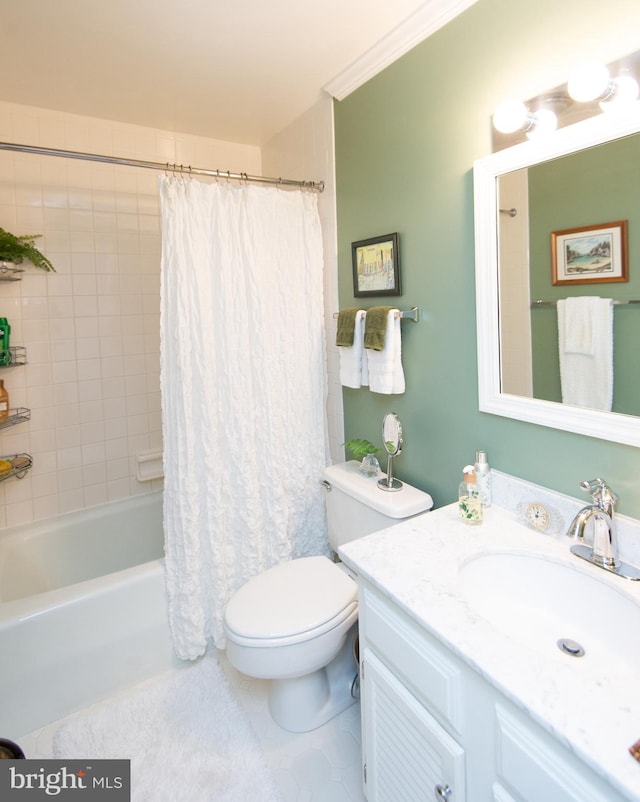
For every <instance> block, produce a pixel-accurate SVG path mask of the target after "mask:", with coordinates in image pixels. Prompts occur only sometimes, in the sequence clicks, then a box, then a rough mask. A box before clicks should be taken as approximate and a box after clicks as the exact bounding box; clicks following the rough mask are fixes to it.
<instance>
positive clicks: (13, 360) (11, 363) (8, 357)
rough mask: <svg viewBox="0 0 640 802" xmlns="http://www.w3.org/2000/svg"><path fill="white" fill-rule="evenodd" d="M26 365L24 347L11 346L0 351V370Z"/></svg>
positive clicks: (25, 350)
mask: <svg viewBox="0 0 640 802" xmlns="http://www.w3.org/2000/svg"><path fill="white" fill-rule="evenodd" d="M26 364H27V349H26V348H25V347H24V345H11V346H9V348H7V349H6V350H2V349H0V368H12V367H15V366H16V365H26Z"/></svg>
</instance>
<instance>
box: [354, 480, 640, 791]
mask: <svg viewBox="0 0 640 802" xmlns="http://www.w3.org/2000/svg"><path fill="white" fill-rule="evenodd" d="M494 474H497V475H495V476H494V488H496V490H497V492H496V493H495V495H496V498H497V501H498V504H500V506H497V505H496V504H495V503H494V506H493V507H491V508H490V509H488V510H486V511H485V520H484V523H483V524H482V525H481V526H478V527H470V526H467V525H465V524H464V523H462V522H461V521H460V520H459V519H458V515H457V505H450V506H448V507H444V508H442V509H439V510H436V511H434V512H431V513H427V514H424V515H421V516H418V517H416V518H413V519H411V520H409V521H406V522H405V523H403V524H400V525H399V526H397V527H394V528H393V529H392V530H383V531H382V532H379V533H376V534H373V535H370V536H369V537H367V538H364V539H362V540H358V541H354V542H352V543H349V544H348V545H346V546H344V547H343V548H342V549H341V556H342V558H343V560H344V561H345V562H346V563H347V564H348V565H350V566H351V567H352V568H353V569H354V570H355V571H357V573H358V576H359V594H360V658H361V663H362V674H363V676H362V680H361V687H362V721H363V725H362V726H363V772H364V777H365V785H364V787H365V793H366V796H367V799H368V800H369V802H398V800H402V802H412V800H416V801H417V800H434V799H435V800H438V799H440V800H449V802H462V800H467V802H489V801H490V800H495V801H496V802H512V801H513V802H525V801H526V802H565V801H566V800H572V802H618V801H622V800H640V763H638V762H636V760H634V758H633V757H632V756H631V755H630V754H629V751H628V750H629V747H630V746H631V745H632V744H633V743H634V742H635V741H637V740H638V739H640V637H639V635H640V625H639V622H640V582H629V581H627V580H624V579H621V578H619V577H616V576H613V575H610V574H608V572H606V571H605V570H604V569H602V568H598V567H596V566H593V565H590V564H589V563H586V562H585V561H583V560H580V559H578V558H577V557H575V556H573V555H572V554H571V553H570V552H569V547H570V545H571V544H572V542H573V541H571V540H569V539H568V538H566V537H564V535H562V534H560V535H557V534H543V533H540V532H538V531H533V530H532V529H530V528H528V527H527V526H525V525H524V523H523V522H522V520H523V511H524V510H525V509H526V508H527V506H528V504H530V503H532V502H536V503H537V504H542V505H543V507H545V508H547V509H548V510H549V511H550V512H551V518H552V519H553V521H554V524H555V526H556V527H557V528H560V527H563V526H564V521H565V520H566V521H567V523H568V520H570V518H571V516H572V515H573V513H574V512H576V511H577V509H579V508H580V506H583V505H581V504H580V503H579V502H578V501H576V500H575V499H573V500H572V499H568V498H567V497H564V496H559V495H558V494H554V493H552V492H551V491H545V490H544V489H542V488H538V487H536V486H532V485H527V484H525V483H522V482H519V480H515V479H512V478H511V477H507V476H506V475H504V474H502V475H500V474H499V473H497V472H494ZM494 492H495V491H494ZM537 511H538V512H539V509H538V510H537ZM618 522H619V530H620V533H621V543H620V546H621V552H622V553H621V556H622V557H624V558H626V559H627V560H628V561H629V562H634V561H635V562H636V563H637V556H638V543H639V542H640V539H637V538H636V533H637V529H636V526H635V522H633V521H630V519H624V518H622V517H619V518H618ZM552 528H553V527H552ZM623 540H624V542H622V541H623ZM625 550H626V553H625ZM563 639H564V650H563V649H561V648H560V647H559V646H558V644H557V642H558V641H563ZM578 646H580V647H582V648H583V649H584V655H581V656H579V655H580V653H579V652H578V654H573V652H574V651H575V650H576V648H577V647H578Z"/></svg>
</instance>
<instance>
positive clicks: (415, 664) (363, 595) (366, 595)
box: [359, 579, 626, 802]
mask: <svg viewBox="0 0 640 802" xmlns="http://www.w3.org/2000/svg"><path fill="white" fill-rule="evenodd" d="M359 600H360V611H359V612H360V657H361V710H362V747H363V778H364V791H365V796H366V797H367V800H368V802H398V800H402V802H426V801H427V800H441V801H442V800H444V801H445V802H586V800H589V802H623V800H625V799H626V797H623V796H622V795H620V794H618V793H617V792H616V790H615V789H613V788H612V787H611V786H610V785H609V784H608V783H606V781H605V780H604V779H603V778H601V777H600V776H598V775H597V774H596V773H595V772H594V771H592V770H591V769H590V768H589V767H588V766H587V765H586V764H585V763H583V762H582V761H581V760H580V759H579V758H578V757H577V756H576V755H574V754H573V753H572V752H570V751H569V750H568V749H567V748H566V747H565V746H563V745H562V743H561V742H560V741H559V740H558V739H556V738H555V737H553V735H551V734H550V733H549V732H548V731H547V730H545V729H544V728H543V727H542V726H540V724H538V723H537V722H536V721H534V720H533V718H531V717H530V716H529V715H528V713H526V712H525V711H524V710H523V709H521V708H519V707H518V706H516V705H515V704H514V703H513V702H512V701H511V700H509V699H507V698H506V697H505V696H504V695H503V694H501V693H500V692H499V691H498V690H497V689H496V688H495V687H494V686H493V685H492V684H491V683H490V682H488V681H487V679H485V678H483V677H481V676H480V675H479V674H478V673H477V672H476V671H474V669H473V668H472V667H471V665H470V664H468V663H467V662H466V661H464V660H462V659H461V658H460V657H459V656H458V655H456V654H454V653H453V652H451V651H450V650H449V649H448V648H447V647H446V646H445V645H444V644H443V643H441V642H440V641H439V640H438V639H437V638H435V637H433V636H432V635H431V634H430V633H429V632H427V630H426V629H425V628H423V627H422V626H420V624H418V623H417V622H416V621H415V620H414V619H413V618H412V617H411V616H410V615H408V614H407V613H406V612H405V611H404V610H403V609H401V608H400V607H399V606H398V605H396V604H395V602H393V601H392V600H391V599H390V598H388V597H387V596H385V595H384V594H383V593H382V592H380V591H379V590H377V589H376V588H375V587H374V586H373V585H371V584H369V583H368V582H367V581H366V580H362V579H361V580H360V581H359Z"/></svg>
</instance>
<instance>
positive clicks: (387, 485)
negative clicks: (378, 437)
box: [378, 412, 403, 492]
mask: <svg viewBox="0 0 640 802" xmlns="http://www.w3.org/2000/svg"><path fill="white" fill-rule="evenodd" d="M382 443H383V445H384V450H385V451H386V452H387V475H386V476H385V477H383V478H382V479H378V487H379V488H380V489H381V490H387V491H389V492H392V491H394V490H400V489H401V488H402V482H401V481H400V480H399V479H394V478H393V459H394V457H397V456H398V454H399V453H400V452H401V451H402V446H403V440H402V424H401V423H400V418H399V417H398V416H397V415H396V414H395V412H387V414H386V415H385V416H384V419H383V421H382Z"/></svg>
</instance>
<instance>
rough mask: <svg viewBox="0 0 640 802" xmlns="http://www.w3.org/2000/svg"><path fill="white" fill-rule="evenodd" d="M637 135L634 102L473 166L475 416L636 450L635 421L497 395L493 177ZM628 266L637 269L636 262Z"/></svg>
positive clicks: (639, 435)
mask: <svg viewBox="0 0 640 802" xmlns="http://www.w3.org/2000/svg"><path fill="white" fill-rule="evenodd" d="M638 132H640V102H638V103H634V104H633V105H632V107H630V108H629V109H626V110H625V111H624V114H622V113H620V112H618V113H615V114H612V113H607V114H600V115H598V116H597V117H592V118H591V119H588V120H584V121H583V122H579V123H576V124H575V125H571V126H568V127H566V128H561V129H560V130H558V131H555V132H554V133H553V134H551V135H549V136H548V137H545V138H544V139H538V140H534V139H532V140H529V141H527V142H523V143H522V144H519V145H514V146H513V147H511V148H506V149H505V150H502V151H499V152H497V153H494V154H492V155H490V156H486V157H485V158H483V159H479V160H478V161H476V162H475V163H474V167H473V176H474V205H475V208H474V218H475V249H476V323H477V336H478V393H479V406H480V411H481V412H490V413H492V414H494V415H502V416H504V417H507V418H514V419H516V420H523V421H528V422H529V423H537V424H539V425H541V426H549V427H551V428H554V429H564V430H566V431H569V432H577V433H578V434H585V435H588V436H590V437H598V438H600V439H603V440H611V441H613V442H617V443H625V444H626V445H632V446H640V417H635V416H632V415H622V414H619V413H616V412H604V411H600V410H594V409H586V408H584V407H575V406H567V405H564V404H560V403H556V402H552V401H543V400H538V399H535V398H525V397H523V396H517V395H511V394H509V393H503V392H501V389H500V386H501V382H500V314H499V312H500V310H499V305H498V300H499V271H498V227H499V213H498V192H497V184H498V178H499V177H500V176H501V175H503V174H504V173H510V172H512V171H514V170H520V169H523V168H526V167H530V166H531V165H534V164H538V163H540V162H544V161H548V160H549V159H555V158H558V157H559V156H564V155H566V154H569V153H573V152H575V151H577V150H583V149H584V148H589V147H592V146H594V145H600V144H602V143H603V142H608V141H610V140H613V139H619V138H620V137H623V136H628V135H630V134H635V133H638ZM634 262H635V266H636V267H637V265H638V260H637V259H636V260H634Z"/></svg>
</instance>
